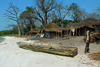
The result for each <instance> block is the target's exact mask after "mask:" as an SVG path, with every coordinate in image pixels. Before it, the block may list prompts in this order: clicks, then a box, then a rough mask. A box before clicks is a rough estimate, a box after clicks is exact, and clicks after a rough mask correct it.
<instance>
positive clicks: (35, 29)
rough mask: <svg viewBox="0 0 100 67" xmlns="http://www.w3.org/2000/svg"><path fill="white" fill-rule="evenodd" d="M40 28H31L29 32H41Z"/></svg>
mask: <svg viewBox="0 0 100 67" xmlns="http://www.w3.org/2000/svg"><path fill="white" fill-rule="evenodd" d="M39 32H40V29H39V28H37V27H35V28H34V29H32V30H30V31H29V32H28V33H39Z"/></svg>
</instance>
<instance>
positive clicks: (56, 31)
mask: <svg viewBox="0 0 100 67" xmlns="http://www.w3.org/2000/svg"><path fill="white" fill-rule="evenodd" d="M56 39H57V31H56Z"/></svg>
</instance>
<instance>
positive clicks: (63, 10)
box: [56, 3, 68, 27]
mask: <svg viewBox="0 0 100 67" xmlns="http://www.w3.org/2000/svg"><path fill="white" fill-rule="evenodd" d="M56 11H57V15H58V17H59V19H60V20H61V21H60V22H61V27H64V25H63V21H64V18H65V17H66V15H67V14H68V6H67V5H66V6H62V3H60V4H59V5H58V6H57V8H56Z"/></svg>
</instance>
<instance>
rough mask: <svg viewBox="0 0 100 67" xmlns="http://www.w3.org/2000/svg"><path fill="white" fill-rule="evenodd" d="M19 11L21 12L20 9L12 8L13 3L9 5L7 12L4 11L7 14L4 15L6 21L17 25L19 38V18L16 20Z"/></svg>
mask: <svg viewBox="0 0 100 67" xmlns="http://www.w3.org/2000/svg"><path fill="white" fill-rule="evenodd" d="M20 11H21V9H20V8H18V7H16V6H14V5H13V3H10V4H9V8H8V10H6V12H7V13H5V14H4V16H5V17H7V19H10V20H13V21H15V22H16V23H17V25H18V32H19V36H21V31H20V22H19V18H18V13H19V12H20Z"/></svg>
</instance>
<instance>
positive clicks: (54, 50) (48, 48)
mask: <svg viewBox="0 0 100 67" xmlns="http://www.w3.org/2000/svg"><path fill="white" fill-rule="evenodd" d="M17 44H18V45H19V47H21V48H24V49H29V50H32V51H38V52H46V53H51V54H56V55H63V56H70V57H74V56H76V55H77V52H78V48H77V47H62V46H53V45H40V44H39V45H38V44H31V43H25V42H17Z"/></svg>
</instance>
